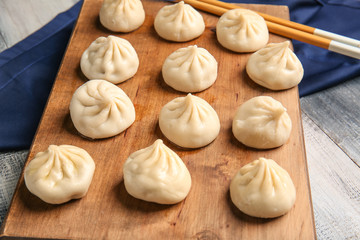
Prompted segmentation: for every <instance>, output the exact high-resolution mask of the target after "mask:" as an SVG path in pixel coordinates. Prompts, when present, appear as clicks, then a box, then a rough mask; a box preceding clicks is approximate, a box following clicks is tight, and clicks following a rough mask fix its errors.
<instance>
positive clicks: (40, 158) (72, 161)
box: [24, 145, 95, 204]
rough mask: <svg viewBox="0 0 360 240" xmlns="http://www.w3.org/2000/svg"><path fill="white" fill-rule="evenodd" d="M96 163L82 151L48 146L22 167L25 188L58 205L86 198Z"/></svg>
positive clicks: (64, 146) (75, 148)
mask: <svg viewBox="0 0 360 240" xmlns="http://www.w3.org/2000/svg"><path fill="white" fill-rule="evenodd" d="M94 171H95V163H94V160H93V159H92V158H91V156H90V155H89V154H88V153H87V152H86V151H85V150H84V149H81V148H78V147H75V146H71V145H60V146H56V145H50V146H49V147H48V149H47V150H46V151H45V152H39V153H37V154H36V155H35V157H34V159H32V160H31V161H30V162H29V164H28V165H27V166H26V167H25V172H24V179H25V184H26V187H27V188H28V189H29V191H30V192H31V193H33V194H34V195H36V196H37V197H39V198H40V199H41V200H43V201H44V202H47V203H51V204H61V203H64V202H67V201H69V200H71V199H78V198H82V197H84V196H85V195H86V193H87V191H88V189H89V186H90V184H91V181H92V177H93V174H94Z"/></svg>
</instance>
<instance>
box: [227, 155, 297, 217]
mask: <svg viewBox="0 0 360 240" xmlns="http://www.w3.org/2000/svg"><path fill="white" fill-rule="evenodd" d="M230 197H231V200H232V202H233V203H234V204H235V206H236V207H237V208H239V209H240V210H241V211H242V212H244V213H246V214H248V215H250V216H254V217H260V218H274V217H279V216H281V215H284V214H285V213H287V212H288V211H289V210H290V209H291V208H292V206H293V205H294V203H295V199H296V190H295V186H294V183H293V182H292V180H291V177H290V176H289V174H288V172H287V171H286V170H285V169H283V168H282V167H280V166H279V165H278V164H277V163H276V162H275V161H273V160H271V159H266V158H259V159H258V160H255V161H253V162H251V163H249V164H246V165H245V166H243V167H242V168H241V169H240V170H239V171H238V173H237V174H236V175H235V177H234V178H233V179H232V181H231V184H230Z"/></svg>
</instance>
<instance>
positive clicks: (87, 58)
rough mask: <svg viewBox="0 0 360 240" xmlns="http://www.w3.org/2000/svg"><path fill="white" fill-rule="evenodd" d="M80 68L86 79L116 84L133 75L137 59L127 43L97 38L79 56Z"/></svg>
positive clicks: (137, 64) (113, 37) (136, 67)
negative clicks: (102, 80)
mask: <svg viewBox="0 0 360 240" xmlns="http://www.w3.org/2000/svg"><path fill="white" fill-rule="evenodd" d="M80 67H81V70H82V72H83V73H84V75H85V76H86V77H87V78H88V79H104V80H107V81H109V82H111V83H114V84H117V83H121V82H123V81H125V80H127V79H129V78H131V77H132V76H134V75H135V73H136V72H137V70H138V67H139V58H138V56H137V53H136V51H135V49H134V48H133V46H132V45H131V44H130V42H129V41H127V40H125V39H123V38H119V37H115V36H108V37H99V38H97V39H96V40H95V41H94V42H92V43H91V44H90V46H89V47H88V48H87V49H86V50H85V52H84V53H83V55H82V56H81V60H80Z"/></svg>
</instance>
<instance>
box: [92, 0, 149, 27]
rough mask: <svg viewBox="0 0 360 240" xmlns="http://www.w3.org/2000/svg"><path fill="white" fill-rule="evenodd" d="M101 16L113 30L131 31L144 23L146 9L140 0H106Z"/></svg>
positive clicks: (104, 23) (103, 21) (102, 22)
mask: <svg viewBox="0 0 360 240" xmlns="http://www.w3.org/2000/svg"><path fill="white" fill-rule="evenodd" d="M99 17H100V22H101V24H102V25H103V26H104V27H106V28H107V29H109V30H111V31H114V32H131V31H133V30H135V29H137V28H138V27H140V26H141V25H142V24H143V23H144V20H145V11H144V8H143V5H142V3H141V1H140V0H104V2H103V4H102V5H101V9H100V13H99Z"/></svg>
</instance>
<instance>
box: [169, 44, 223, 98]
mask: <svg viewBox="0 0 360 240" xmlns="http://www.w3.org/2000/svg"><path fill="white" fill-rule="evenodd" d="M217 66H218V64H217V61H216V59H215V58H214V57H213V56H212V55H211V54H210V53H209V52H208V51H207V50H206V49H204V48H200V47H197V46H196V45H194V46H188V47H185V48H180V49H178V50H176V51H175V52H173V53H172V54H170V55H169V56H168V57H167V58H166V59H165V62H164V64H163V66H162V75H163V77H164V81H165V82H166V83H167V84H168V85H169V86H170V87H172V88H174V89H175V90H178V91H182V92H186V93H189V92H199V91H202V90H205V89H207V88H209V87H210V86H211V85H212V84H213V83H214V82H215V80H216V77H217Z"/></svg>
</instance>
